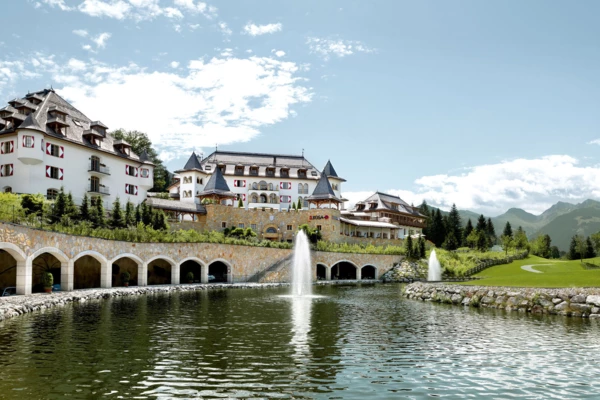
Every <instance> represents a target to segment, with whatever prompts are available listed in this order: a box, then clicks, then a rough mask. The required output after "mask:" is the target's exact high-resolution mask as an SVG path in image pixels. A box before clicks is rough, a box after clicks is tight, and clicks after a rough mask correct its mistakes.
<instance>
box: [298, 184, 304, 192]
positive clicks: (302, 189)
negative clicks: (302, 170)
mask: <svg viewBox="0 0 600 400" xmlns="http://www.w3.org/2000/svg"><path fill="white" fill-rule="evenodd" d="M298 193H299V194H302V193H304V185H303V184H301V183H299V184H298Z"/></svg>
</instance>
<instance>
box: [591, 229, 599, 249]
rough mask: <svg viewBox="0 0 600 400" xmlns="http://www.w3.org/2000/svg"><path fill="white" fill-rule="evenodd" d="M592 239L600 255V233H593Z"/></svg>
mask: <svg viewBox="0 0 600 400" xmlns="http://www.w3.org/2000/svg"><path fill="white" fill-rule="evenodd" d="M590 239H591V240H592V243H593V245H594V249H595V250H596V254H598V253H600V232H596V233H592V235H591V236H590Z"/></svg>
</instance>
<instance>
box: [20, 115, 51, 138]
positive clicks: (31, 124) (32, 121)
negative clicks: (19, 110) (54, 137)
mask: <svg viewBox="0 0 600 400" xmlns="http://www.w3.org/2000/svg"><path fill="white" fill-rule="evenodd" d="M33 114H34V113H31V114H29V115H28V116H27V118H25V121H23V122H22V123H21V125H19V129H30V130H32V131H40V132H42V133H46V130H45V129H44V128H42V127H41V126H40V124H38V122H37V119H36V118H34V117H33Z"/></svg>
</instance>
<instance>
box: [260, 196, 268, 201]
mask: <svg viewBox="0 0 600 400" xmlns="http://www.w3.org/2000/svg"><path fill="white" fill-rule="evenodd" d="M260 202H261V203H266V202H267V195H266V194H261V195H260Z"/></svg>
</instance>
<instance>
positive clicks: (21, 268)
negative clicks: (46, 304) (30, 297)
mask: <svg viewBox="0 0 600 400" xmlns="http://www.w3.org/2000/svg"><path fill="white" fill-rule="evenodd" d="M32 264H33V260H31V259H29V258H28V259H27V260H26V261H17V294H23V295H25V294H31V283H32V270H33V267H32Z"/></svg>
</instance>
